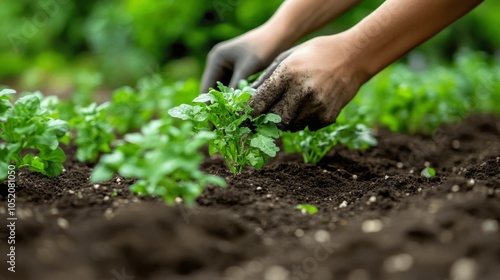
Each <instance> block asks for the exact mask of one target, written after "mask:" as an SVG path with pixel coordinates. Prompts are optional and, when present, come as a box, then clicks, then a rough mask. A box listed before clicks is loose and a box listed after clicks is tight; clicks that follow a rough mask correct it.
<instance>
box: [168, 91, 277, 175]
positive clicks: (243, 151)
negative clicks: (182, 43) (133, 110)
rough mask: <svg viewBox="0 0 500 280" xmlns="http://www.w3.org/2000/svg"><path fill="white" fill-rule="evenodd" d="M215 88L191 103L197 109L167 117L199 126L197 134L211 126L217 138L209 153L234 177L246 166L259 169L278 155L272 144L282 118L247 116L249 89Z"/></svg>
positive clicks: (183, 108) (187, 107) (179, 108)
mask: <svg viewBox="0 0 500 280" xmlns="http://www.w3.org/2000/svg"><path fill="white" fill-rule="evenodd" d="M218 88H219V90H216V89H210V91H209V92H208V93H207V94H202V95H200V96H198V97H197V98H195V99H194V100H193V102H196V103H198V104H199V105H188V104H182V105H180V106H177V107H174V108H172V109H170V110H169V111H168V112H169V114H170V115H171V116H173V117H176V118H180V119H183V120H192V121H195V122H198V123H201V124H202V126H201V128H199V129H198V130H199V131H200V133H201V132H206V131H207V130H208V129H209V126H210V124H211V125H213V129H214V132H215V134H216V138H214V139H211V140H209V142H208V144H209V146H208V150H209V153H210V155H212V154H214V153H220V154H221V155H222V156H223V157H224V159H225V160H226V163H227V165H228V167H229V169H230V170H231V172H232V173H233V174H238V173H241V172H242V171H243V168H244V167H245V166H253V167H255V168H257V169H260V168H261V167H262V166H263V165H264V164H265V163H266V161H267V160H268V159H269V158H271V157H275V156H276V153H277V152H278V151H279V148H278V147H277V146H276V144H275V143H274V140H275V139H276V138H278V137H279V136H280V130H279V129H278V128H277V126H276V124H277V123H279V122H280V121H281V118H280V117H279V116H278V115H276V114H265V115H261V116H257V117H252V116H251V115H250V113H251V112H252V110H253V109H252V108H251V107H250V106H248V105H247V102H248V100H249V99H250V96H251V95H252V93H253V89H252V88H251V87H248V86H247V87H244V88H243V89H232V88H228V87H225V86H224V85H222V84H221V83H219V86H218Z"/></svg>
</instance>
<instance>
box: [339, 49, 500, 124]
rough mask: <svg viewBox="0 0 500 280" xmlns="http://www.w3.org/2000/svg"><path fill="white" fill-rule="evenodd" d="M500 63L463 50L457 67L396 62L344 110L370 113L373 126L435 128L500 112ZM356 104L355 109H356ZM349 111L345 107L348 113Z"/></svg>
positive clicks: (366, 86)
mask: <svg viewBox="0 0 500 280" xmlns="http://www.w3.org/2000/svg"><path fill="white" fill-rule="evenodd" d="M497 104H500V67H499V66H498V64H494V63H493V62H492V61H491V60H489V59H488V58H487V56H485V55H484V54H483V53H480V52H476V53H470V52H466V51H463V52H461V53H460V54H459V55H457V57H456V58H455V61H454V63H453V64H452V65H451V66H443V65H430V66H428V67H427V69H425V70H423V71H416V70H413V69H411V68H410V67H409V66H405V65H402V64H398V65H393V66H391V67H390V68H388V69H386V70H384V71H383V72H382V73H380V74H378V75H377V76H376V77H375V78H374V79H373V80H372V81H370V82H369V83H368V84H366V85H365V86H363V87H362V89H361V91H360V92H359V94H358V95H357V97H356V98H355V99H354V100H353V102H351V104H349V105H348V106H347V107H346V108H345V109H344V110H343V112H342V114H344V115H345V114H347V117H346V116H342V114H341V117H343V118H345V119H348V118H349V117H348V116H351V115H352V113H353V111H356V112H359V113H360V114H362V115H365V116H366V119H365V120H364V121H365V123H367V124H368V125H369V126H375V125H382V126H386V127H388V128H390V129H391V130H392V131H401V132H411V133H415V132H427V133H430V132H432V131H433V130H434V129H436V128H438V127H439V126H440V125H442V124H446V123H452V122H457V121H460V120H462V119H463V118H465V117H466V116H468V115H469V114H471V113H475V112H481V113H497V114H498V113H500V106H497ZM353 108H355V110H353ZM344 111H345V112H344Z"/></svg>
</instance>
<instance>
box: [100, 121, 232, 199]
mask: <svg viewBox="0 0 500 280" xmlns="http://www.w3.org/2000/svg"><path fill="white" fill-rule="evenodd" d="M214 138H215V133H214V132H210V131H203V132H200V133H198V134H195V135H193V127H192V124H191V123H189V122H185V123H183V124H182V125H181V127H179V128H178V127H175V126H173V125H171V121H167V120H154V121H152V122H150V123H149V124H147V125H145V126H144V127H143V128H142V130H141V132H140V133H131V134H126V135H125V136H124V139H123V140H120V141H118V144H117V147H116V149H115V150H114V151H113V152H112V153H110V154H107V155H104V156H102V157H101V160H100V162H99V164H98V165H97V166H96V167H95V169H94V171H93V172H92V176H91V180H92V181H94V182H99V181H105V180H109V179H111V178H112V176H113V175H114V174H115V173H119V174H120V175H121V176H123V177H126V178H136V179H138V181H137V182H136V183H135V184H133V185H132V186H131V187H130V188H131V190H132V191H133V192H135V193H138V194H141V195H153V196H159V197H162V198H163V199H164V200H165V201H166V202H167V203H168V204H173V203H174V201H175V199H176V198H177V197H180V198H182V199H183V200H184V201H185V202H186V204H188V205H193V204H194V201H195V199H196V198H197V197H198V196H199V195H200V194H201V193H202V191H203V190H204V188H205V187H206V186H207V185H209V184H213V185H216V186H225V182H224V180H223V179H222V178H220V177H217V176H214V175H210V174H205V173H203V172H202V171H201V170H200V169H199V165H200V163H201V162H202V160H203V156H202V155H201V154H200V153H199V152H198V149H199V148H200V147H201V146H203V145H206V144H207V142H208V141H211V140H213V139H214Z"/></svg>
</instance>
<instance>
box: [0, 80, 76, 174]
mask: <svg viewBox="0 0 500 280" xmlns="http://www.w3.org/2000/svg"><path fill="white" fill-rule="evenodd" d="M14 93H15V91H14V90H10V89H5V90H2V91H0V180H3V179H5V178H6V177H7V168H8V166H9V165H10V164H11V163H12V162H14V164H15V167H16V168H21V167H28V168H29V169H30V170H33V171H36V172H40V173H42V174H44V175H46V176H50V177H52V176H57V175H59V174H60V173H61V171H62V169H63V166H62V163H63V162H64V161H65V160H66V155H65V154H64V152H63V150H62V149H61V148H60V147H59V141H60V140H61V138H62V137H63V136H64V135H65V134H66V131H67V130H68V124H67V123H66V122H65V121H62V120H58V119H53V118H52V117H51V113H50V112H49V110H48V109H47V108H45V107H42V105H41V104H42V100H41V99H40V97H39V96H38V95H35V94H32V95H27V96H24V97H21V98H19V99H18V100H17V101H16V102H15V103H14V104H12V103H11V102H12V95H13V94H14Z"/></svg>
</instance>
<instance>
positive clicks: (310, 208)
mask: <svg viewBox="0 0 500 280" xmlns="http://www.w3.org/2000/svg"><path fill="white" fill-rule="evenodd" d="M296 208H297V209H299V210H300V211H302V213H303V214H306V213H307V214H309V215H314V214H316V213H318V207H316V206H314V205H310V204H299V205H297V206H296Z"/></svg>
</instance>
